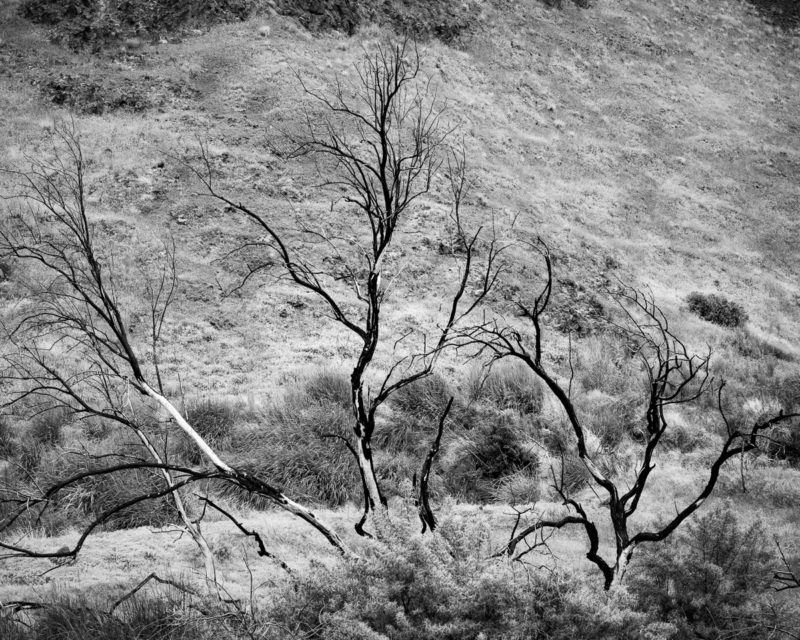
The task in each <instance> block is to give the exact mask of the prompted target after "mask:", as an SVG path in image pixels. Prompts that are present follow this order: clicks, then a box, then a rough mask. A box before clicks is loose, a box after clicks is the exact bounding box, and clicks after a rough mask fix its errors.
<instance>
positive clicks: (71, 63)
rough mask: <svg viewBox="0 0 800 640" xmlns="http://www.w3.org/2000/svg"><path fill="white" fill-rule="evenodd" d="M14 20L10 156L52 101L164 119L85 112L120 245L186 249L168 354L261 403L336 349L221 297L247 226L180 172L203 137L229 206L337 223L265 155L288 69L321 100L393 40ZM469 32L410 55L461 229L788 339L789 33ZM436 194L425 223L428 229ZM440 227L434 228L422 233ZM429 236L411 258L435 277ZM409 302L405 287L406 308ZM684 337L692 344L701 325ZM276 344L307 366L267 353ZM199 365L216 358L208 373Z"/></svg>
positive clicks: (671, 29)
mask: <svg viewBox="0 0 800 640" xmlns="http://www.w3.org/2000/svg"><path fill="white" fill-rule="evenodd" d="M4 11H5V15H6V18H5V23H6V25H8V26H6V28H5V35H4V36H3V39H4V41H5V43H4V45H3V49H2V50H1V52H2V56H3V62H4V64H3V69H4V71H3V74H2V84H3V86H2V91H1V92H0V96H2V101H3V104H2V106H1V107H0V113H2V123H3V128H4V129H5V130H6V131H7V132H8V135H7V137H6V139H5V141H4V144H5V146H6V149H7V155H8V157H9V158H10V159H11V160H12V161H14V160H16V159H17V158H18V157H19V155H18V154H20V153H24V152H25V151H29V150H30V149H31V146H30V144H31V140H36V139H38V138H39V137H40V136H41V127H43V126H46V123H47V122H49V121H50V120H51V119H52V118H54V117H63V115H64V114H65V113H66V112H64V111H62V110H60V109H58V108H57V107H56V106H55V105H53V104H52V103H51V102H50V100H51V99H54V98H55V99H57V100H59V101H63V100H64V99H65V98H64V96H63V95H62V93H63V94H66V95H67V96H68V97H69V96H76V99H77V100H78V103H79V104H78V107H80V106H82V103H81V99H82V98H81V96H82V95H83V96H84V98H83V100H84V103H83V104H85V102H86V101H87V100H89V99H87V98H86V97H85V94H86V93H87V92H89V95H90V96H91V95H93V94H91V92H90V91H88V90H87V89H85V88H83V87H85V86H87V85H88V86H97V87H100V88H102V90H103V91H106V92H107V93H111V95H112V96H113V95H114V91H117V92H118V93H120V94H123V96H124V94H129V97H130V95H131V94H132V95H133V96H134V99H131V100H129V102H133V103H134V104H135V99H136V98H139V99H140V102H144V103H148V102H149V103H150V104H152V105H153V106H152V107H150V108H148V109H144V110H142V111H138V112H134V113H131V112H130V111H128V110H125V109H119V110H116V111H111V112H109V113H104V114H103V115H100V116H92V115H81V114H80V113H79V114H78V115H77V116H76V117H77V119H78V120H77V124H78V126H79V128H80V130H81V133H82V136H83V139H84V144H85V145H86V146H87V149H88V150H89V152H90V153H91V154H93V155H94V157H95V159H96V161H97V162H98V165H97V172H96V175H95V176H93V178H94V179H93V183H92V188H93V190H94V196H93V201H92V204H93V206H94V207H95V208H96V215H98V216H102V217H104V218H107V219H108V220H110V221H114V224H116V225H118V226H119V227H120V229H123V228H124V229H125V231H120V233H121V234H122V235H123V236H124V235H126V234H132V233H136V232H142V231H144V232H147V231H149V230H152V229H155V228H161V229H164V230H168V231H169V232H171V233H172V234H174V236H175V237H176V239H177V240H178V243H179V247H180V256H179V265H180V266H179V268H180V271H181V277H182V280H183V282H184V285H183V287H182V300H181V308H180V311H179V313H178V314H177V316H176V317H175V318H173V325H172V329H173V331H175V335H176V336H177V334H178V333H180V335H181V336H182V337H181V339H180V340H178V339H177V337H176V338H174V339H173V340H174V342H173V344H174V356H173V357H174V359H175V362H174V365H175V371H177V370H178V369H186V368H187V367H182V366H181V365H185V364H187V363H189V362H192V363H194V364H193V366H192V367H190V369H191V371H192V373H189V372H185V373H183V374H182V375H183V376H184V384H187V383H188V384H190V385H191V387H192V388H196V389H197V390H198V391H212V392H214V393H218V394H245V393H247V392H253V393H256V394H259V393H261V392H262V391H265V390H267V389H268V388H269V387H270V386H271V384H272V383H274V382H275V381H277V380H278V379H279V376H278V375H277V373H278V372H279V371H283V372H285V371H286V370H287V369H291V368H294V367H297V366H300V365H303V364H310V365H314V364H316V363H315V359H319V358H324V359H325V360H329V359H330V358H332V357H333V358H336V357H341V356H342V354H344V353H346V351H347V348H346V346H344V345H340V344H339V342H340V341H339V340H338V339H337V337H336V332H335V331H334V328H332V327H330V326H329V323H325V322H319V321H316V320H314V319H312V318H311V317H309V314H308V313H296V312H295V311H293V310H292V307H289V306H287V302H288V301H289V300H291V296H292V295H295V294H296V292H293V291H291V290H289V289H283V290H275V291H274V292H272V293H268V292H266V291H263V290H259V288H258V287H255V286H254V287H250V288H248V290H247V291H246V294H244V295H243V296H241V297H239V298H236V299H227V300H223V299H220V296H219V292H218V291H217V290H215V286H214V285H213V284H212V283H213V282H214V280H215V278H216V277H218V276H219V273H217V272H218V271H220V269H219V268H218V267H215V266H214V264H213V259H214V258H216V257H219V256H220V255H222V254H223V253H224V252H225V251H226V249H228V248H229V247H230V245H231V242H232V236H233V235H234V233H232V232H230V230H231V229H238V228H239V225H240V223H241V220H238V219H235V218H233V217H232V216H230V215H226V214H225V213H224V212H222V211H220V210H219V209H218V208H217V207H216V206H215V205H214V204H213V203H211V202H209V201H206V200H203V199H199V198H197V197H196V196H195V194H196V193H197V192H198V191H200V190H201V189H200V186H199V185H198V184H197V183H196V182H194V181H193V180H192V179H191V177H190V175H188V173H187V172H186V171H185V170H183V169H182V168H181V167H180V166H179V165H178V164H177V163H176V162H174V161H172V160H171V159H170V157H169V156H170V155H174V154H178V155H179V156H183V154H188V156H186V157H191V156H192V155H196V153H195V152H196V149H197V145H196V141H197V140H199V139H202V140H205V141H207V142H208V144H209V145H210V147H211V149H212V151H213V152H214V153H215V154H216V155H217V156H219V157H223V154H227V155H224V158H225V159H226V160H227V159H228V158H229V159H230V160H229V163H228V164H227V165H226V167H225V169H226V170H225V182H224V183H223V184H224V186H225V191H226V192H228V193H231V194H235V197H237V198H238V197H242V198H244V196H245V195H248V196H250V195H251V194H249V193H248V191H247V190H246V188H245V185H246V184H247V183H248V182H249V181H250V178H251V176H258V179H259V181H260V187H259V193H258V194H253V195H252V199H251V200H250V201H251V202H256V203H258V205H259V206H261V207H263V208H264V209H265V210H270V211H274V212H276V215H278V216H281V215H283V216H286V215H287V213H286V212H288V211H289V208H290V202H289V200H291V206H294V207H298V206H302V207H318V208H320V209H321V208H322V207H325V208H328V199H327V197H326V196H325V194H324V193H320V192H319V191H318V190H315V189H313V188H312V185H313V184H314V180H315V178H314V177H313V174H312V173H310V167H308V166H305V165H304V163H303V162H286V161H285V160H284V159H282V158H277V157H275V156H274V155H272V154H270V153H269V152H266V151H265V145H266V148H269V145H270V144H274V141H275V140H276V139H278V138H279V135H278V131H279V130H281V128H282V127H292V126H295V127H296V126H298V123H297V122H296V121H293V115H294V114H295V113H296V111H295V109H296V106H297V104H298V101H300V100H302V98H303V96H302V93H301V91H300V89H299V86H298V81H297V79H296V76H295V74H297V75H299V76H300V77H302V78H303V79H304V81H305V82H307V83H308V84H309V85H312V86H322V85H324V83H326V82H329V81H330V79H331V78H332V77H333V76H334V74H336V73H342V72H346V71H347V69H348V68H349V67H350V66H351V65H352V63H353V61H354V60H356V59H357V58H358V56H359V55H360V53H361V47H362V45H363V46H370V42H375V41H376V39H379V38H381V37H385V35H386V34H385V32H382V31H381V30H380V29H376V28H372V27H365V28H364V30H362V32H361V33H360V35H359V37H358V38H348V37H345V36H342V35H339V34H336V33H328V34H319V35H315V36H314V37H310V36H309V35H308V33H307V32H305V31H304V30H303V29H302V28H300V27H298V26H297V24H296V23H295V22H294V21H293V20H292V19H288V18H284V17H280V16H276V15H272V16H270V15H267V16H264V17H262V18H257V19H253V20H251V21H249V22H246V23H240V24H229V25H224V26H219V27H215V28H214V29H213V30H212V31H209V32H207V33H203V34H202V35H192V36H189V37H187V38H185V39H183V40H182V41H181V42H180V43H179V44H163V45H162V44H158V45H144V46H143V48H142V49H141V50H140V51H137V52H136V54H135V55H128V56H125V55H117V56H115V59H112V56H111V55H110V54H107V55H105V56H101V57H93V56H91V55H87V54H85V53H71V52H69V51H68V50H65V49H63V48H60V47H58V46H55V45H51V44H48V43H47V40H46V36H45V34H44V33H43V32H42V31H41V30H39V29H36V28H33V27H31V26H30V25H29V24H27V23H25V22H23V21H21V20H20V19H19V18H16V17H15V14H14V10H13V7H6V8H5V9H4ZM476 22H477V24H478V25H479V27H478V28H476V29H475V33H474V34H472V35H470V36H467V37H466V38H465V39H464V41H463V42H462V43H460V44H459V46H458V47H456V48H452V47H447V46H444V45H442V44H439V43H436V42H429V43H426V44H425V45H423V49H422V51H421V54H422V59H423V65H424V71H425V73H426V74H428V75H430V77H431V78H432V81H433V82H434V83H435V85H436V89H437V92H438V93H439V95H440V96H442V97H443V98H444V99H446V100H447V104H448V108H447V114H446V116H447V119H448V121H449V122H451V123H452V125H453V126H455V127H457V131H458V133H457V135H458V136H459V137H460V136H463V137H464V145H465V147H466V149H467V155H468V160H469V169H470V171H471V172H472V176H473V177H474V179H475V182H476V188H475V189H474V191H473V192H472V199H471V201H470V202H469V204H470V215H471V216H473V219H474V220H476V221H477V220H485V219H486V218H487V216H490V215H494V216H496V217H497V218H499V219H508V218H509V217H511V216H516V215H519V219H518V225H519V226H520V227H524V228H525V230H526V231H530V232H533V233H536V234H539V235H541V236H542V237H543V238H544V239H545V240H546V241H547V242H548V243H549V244H550V245H551V247H552V248H553V250H554V252H555V253H556V255H557V256H558V257H559V263H558V266H557V274H556V275H557V276H558V277H559V278H563V279H570V280H572V281H574V282H575V283H577V284H580V285H582V286H584V287H586V288H587V289H589V290H590V291H591V290H593V289H595V288H596V287H597V285H598V283H600V282H602V281H603V279H604V278H607V277H609V276H611V277H619V278H621V279H623V280H624V281H626V282H629V283H631V284H636V285H644V284H646V285H649V286H651V287H652V288H653V290H654V291H655V293H656V295H657V297H658V299H659V301H660V302H661V304H662V305H664V306H665V308H666V309H667V310H668V311H669V312H670V315H671V316H672V317H676V319H677V318H678V317H681V316H683V315H685V313H683V312H682V311H681V310H680V309H681V306H682V304H683V300H684V298H685V296H686V295H687V294H688V293H690V292H691V291H695V290H697V291H701V292H718V293H721V294H722V295H724V296H726V297H728V298H730V299H733V300H735V301H738V302H739V303H741V304H743V305H744V307H745V308H746V311H747V312H748V314H749V315H750V317H751V325H752V326H753V327H754V329H755V330H756V331H758V332H759V333H761V334H763V335H765V336H767V337H769V338H775V339H777V340H778V341H788V342H789V343H791V342H793V340H794V336H796V334H797V329H798V314H797V304H798V298H797V296H798V295H799V292H798V289H797V284H796V283H797V276H798V259H799V258H798V254H797V252H796V251H793V247H794V246H795V243H796V241H797V237H798V228H797V224H798V222H797V216H796V203H797V196H798V192H797V191H798V184H797V180H796V177H797V174H798V155H797V154H798V151H797V149H796V146H797V145H796V144H795V141H796V139H797V132H798V117H800V115H798V114H800V109H798V103H797V101H798V100H799V99H800V98H798V91H797V89H798V84H797V83H798V59H797V42H798V41H797V38H796V37H795V36H793V35H792V33H791V32H789V33H787V32H784V31H781V30H779V29H778V28H777V27H771V26H769V25H768V24H766V23H765V22H763V21H762V20H761V19H760V18H759V17H758V15H757V14H756V12H755V11H754V10H753V9H752V8H751V7H750V6H749V5H748V4H747V3H744V2H741V3H740V2H734V3H725V4H723V5H719V7H717V8H715V9H714V10H713V11H712V10H711V9H710V8H708V7H705V6H704V5H703V6H701V5H694V4H689V3H687V4H674V3H670V4H663V3H642V2H626V3H614V4H613V5H611V4H607V3H598V6H596V7H593V8H592V9H591V10H581V9H579V8H577V7H575V6H574V5H570V4H566V5H565V7H564V8H563V9H562V10H561V11H555V10H553V9H551V8H548V7H547V6H544V5H541V4H539V3H536V2H520V3H503V2H498V3H494V4H492V5H487V6H486V8H485V10H484V12H483V13H482V15H480V16H479V17H477V16H476ZM262 27H267V28H268V29H264V30H263V31H262V32H259V29H260V28H262ZM264 32H266V33H267V35H265V36H263V35H262V33H264ZM112 53H113V52H112ZM54 86H55V87H56V88H53V87H54ZM58 87H60V89H59V88H58ZM59 91H61V92H62V93H59ZM82 92H83V93H82ZM121 102H123V103H124V100H121ZM123 106H124V105H123ZM161 163H164V164H163V166H161ZM435 199H436V196H435V195H433V196H432V198H429V203H428V204H425V205H423V207H422V208H423V209H425V208H427V207H428V206H430V207H431V208H432V209H431V210H432V211H433V212H435V213H437V214H438V215H441V214H442V213H443V210H442V209H441V207H440V208H436V207H435V205H434V203H433V200H435ZM440 220H441V218H440ZM437 227H439V228H442V227H443V222H438V223H437V222H436V221H433V228H437ZM220 231H224V233H220ZM431 240H432V244H431V245H429V246H428V247H427V248H426V250H425V251H423V252H421V253H419V252H418V253H417V254H416V255H418V256H419V257H420V259H421V260H424V261H426V262H428V263H430V264H437V262H439V261H441V258H440V257H439V256H437V255H436V251H435V246H436V244H437V242H436V241H437V238H431ZM401 286H403V285H402V284H401ZM420 286H421V287H422V288H421V291H418V292H416V291H415V292H413V295H414V296H418V297H421V298H422V300H421V304H422V306H423V307H424V306H425V305H426V304H428V305H429V304H430V299H431V297H432V298H433V299H435V298H436V295H437V293H436V289H437V282H435V281H434V282H427V283H425V284H422V285H420ZM411 293H412V292H409V291H403V290H402V289H401V290H398V291H397V299H398V301H399V300H402V299H403V298H404V297H406V294H411ZM426 300H427V302H426ZM268 309H269V310H272V311H270V312H266V313H265V310H268ZM276 312H277V313H276ZM283 312H286V313H289V314H290V317H291V320H292V321H291V322H286V321H285V320H283V319H282V318H281V315H282V314H283ZM215 324H216V325H217V327H215V326H214V325H215ZM219 326H224V327H226V330H225V332H224V334H221V333H220V329H219V328H218V327H219ZM179 327H180V329H179ZM691 330H692V331H693V332H697V333H698V337H701V338H704V337H705V336H704V335H703V332H704V330H705V328H692V329H691ZM287 332H288V333H289V336H290V337H289V340H288V342H289V343H290V344H296V345H298V348H297V349H292V350H290V351H284V350H283V349H282V348H281V349H278V348H276V343H277V342H278V341H277V340H276V337H277V335H280V336H281V337H284V336H286V335H287ZM280 342H283V340H281V341H280ZM209 343H210V345H211V346H212V348H211V350H208V349H207V348H206V347H207V345H208V344H209ZM223 345H224V346H223ZM212 359H214V360H220V363H219V365H217V366H216V368H215V365H214V364H212V362H211V360H212ZM198 361H199V364H200V366H197V364H198ZM220 365H221V366H220ZM228 372H230V373H228ZM233 372H235V373H233ZM189 376H191V379H187V378H189ZM268 380H269V381H271V382H268Z"/></svg>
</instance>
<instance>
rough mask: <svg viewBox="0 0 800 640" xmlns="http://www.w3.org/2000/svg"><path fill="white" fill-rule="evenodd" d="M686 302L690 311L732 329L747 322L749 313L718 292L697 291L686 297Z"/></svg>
mask: <svg viewBox="0 0 800 640" xmlns="http://www.w3.org/2000/svg"><path fill="white" fill-rule="evenodd" d="M686 302H687V303H688V304H689V311H691V312H692V313H694V314H696V315H698V316H700V317H701V318H702V319H703V320H707V321H708V322H713V323H714V324H718V325H720V326H722V327H729V328H731V329H732V328H735V327H739V326H742V325H744V323H745V322H747V314H746V313H745V311H744V309H743V308H742V307H741V306H740V305H739V304H737V303H735V302H732V301H731V300H728V299H727V298H724V297H722V296H720V295H717V294H716V293H708V294H705V293H698V292H696V291H695V292H694V293H690V294H689V295H688V296H687V297H686Z"/></svg>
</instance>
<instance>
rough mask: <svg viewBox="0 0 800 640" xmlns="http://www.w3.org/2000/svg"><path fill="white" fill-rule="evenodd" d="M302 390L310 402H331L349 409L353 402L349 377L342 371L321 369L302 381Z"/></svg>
mask: <svg viewBox="0 0 800 640" xmlns="http://www.w3.org/2000/svg"><path fill="white" fill-rule="evenodd" d="M303 391H304V392H305V394H306V395H307V396H308V398H309V399H310V400H311V401H312V402H316V403H319V404H331V405H335V406H337V407H342V408H344V409H350V407H352V404H353V400H352V390H351V386H350V378H349V377H348V376H346V375H345V374H343V373H339V372H338V371H333V370H330V369H323V370H322V371H319V372H317V373H315V374H314V375H312V376H309V377H308V378H307V379H306V380H305V382H304V383H303Z"/></svg>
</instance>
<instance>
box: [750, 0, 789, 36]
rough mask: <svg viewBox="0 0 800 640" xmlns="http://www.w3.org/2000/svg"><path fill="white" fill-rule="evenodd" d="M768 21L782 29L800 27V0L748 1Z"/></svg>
mask: <svg viewBox="0 0 800 640" xmlns="http://www.w3.org/2000/svg"><path fill="white" fill-rule="evenodd" d="M748 2H750V4H752V5H753V6H754V7H755V8H756V9H757V10H758V12H759V13H760V14H761V17H762V18H764V19H765V20H766V21H768V22H770V23H771V24H774V25H775V26H777V27H780V28H781V29H785V30H787V31H788V30H790V29H794V28H796V27H800V2H799V1H798V0H748Z"/></svg>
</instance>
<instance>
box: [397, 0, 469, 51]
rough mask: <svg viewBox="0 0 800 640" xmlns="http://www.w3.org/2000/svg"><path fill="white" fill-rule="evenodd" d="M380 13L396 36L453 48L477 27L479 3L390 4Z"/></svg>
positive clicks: (418, 0) (415, 0)
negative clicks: (450, 45)
mask: <svg viewBox="0 0 800 640" xmlns="http://www.w3.org/2000/svg"><path fill="white" fill-rule="evenodd" d="M382 11H383V12H384V13H385V15H386V18H387V19H388V22H389V23H390V24H391V25H392V27H393V28H394V29H395V31H397V32H398V33H401V34H404V35H408V36H410V37H412V38H414V39H417V40H426V39H429V38H436V39H437V40H440V41H442V42H444V43H445V44H453V43H454V42H456V41H457V40H458V39H459V38H461V37H462V36H464V35H466V34H468V33H470V32H471V31H472V30H473V29H474V28H475V26H476V25H477V24H478V22H479V19H480V15H481V3H480V2H477V0H468V1H466V2H445V1H442V0H437V1H433V2H432V1H430V0H394V1H390V2H387V3H385V4H384V6H383V9H382Z"/></svg>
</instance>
